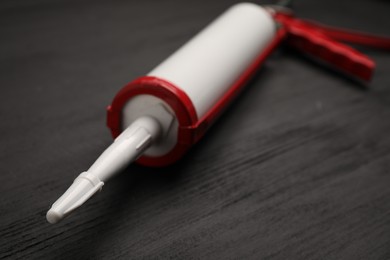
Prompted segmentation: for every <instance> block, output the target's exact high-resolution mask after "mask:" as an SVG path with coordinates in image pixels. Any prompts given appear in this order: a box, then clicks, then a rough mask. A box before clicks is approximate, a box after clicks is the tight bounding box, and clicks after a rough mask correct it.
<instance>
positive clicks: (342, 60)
mask: <svg viewBox="0 0 390 260" xmlns="http://www.w3.org/2000/svg"><path fill="white" fill-rule="evenodd" d="M274 18H275V19H276V20H277V21H278V22H279V23H281V24H282V25H283V26H284V27H285V28H286V30H287V38H286V40H287V44H289V45H290V46H293V47H295V48H297V49H299V50H300V51H302V52H305V53H308V54H310V55H312V56H314V57H316V58H319V59H321V60H323V61H325V62H327V63H329V64H331V65H333V66H334V67H336V68H337V69H339V70H341V71H343V72H345V73H348V74H351V75H353V76H355V77H357V78H359V79H362V80H365V81H369V80H370V79H371V76H372V74H373V71H374V68H375V63H374V61H373V60H372V59H371V58H369V57H368V56H366V55H364V54H363V53H360V52H358V51H357V50H355V49H353V48H351V47H349V46H347V45H345V44H343V43H340V42H338V41H345V42H350V43H356V44H361V45H366V46H370V47H376V48H381V49H386V50H390V38H386V37H380V36H375V35H369V34H365V33H361V32H354V31H348V30H343V29H338V28H333V27H328V26H324V25H321V24H319V23H315V22H310V21H305V20H301V19H298V18H295V17H293V16H292V14H286V13H281V12H276V13H275V14H274Z"/></svg>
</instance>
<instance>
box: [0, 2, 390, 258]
mask: <svg viewBox="0 0 390 260" xmlns="http://www.w3.org/2000/svg"><path fill="white" fill-rule="evenodd" d="M234 2H235V1H229V0H227V1H223V0H220V1H206V0H202V1H178V0H177V1H138V2H135V1H133V2H131V1H119V0H114V1H91V0H81V1H76V0H73V1H72V0H70V1H64V0H56V1H54V0H36V1H27V0H25V1H14V0H3V1H1V3H0V5H1V7H0V90H1V92H0V115H1V117H0V119H1V120H0V138H1V146H0V147H1V152H0V183H1V185H0V195H1V200H0V258H9V259H17V258H21V259H144V258H153V259H154V258H155V259H167V258H172V259H198V258H199V259H389V258H390V55H389V53H385V52H382V51H378V50H371V49H367V48H360V50H362V51H364V52H365V53H367V54H368V55H369V56H371V57H373V59H374V60H375V61H376V62H377V70H376V74H375V78H374V80H373V81H372V83H371V87H370V89H369V90H367V91H366V90H362V88H360V87H358V86H357V85H356V84H355V83H354V82H352V81H350V80H347V79H345V78H343V77H341V76H340V75H338V74H337V73H334V72H332V71H330V70H327V69H324V68H323V67H322V66H319V65H317V64H315V63H313V62H311V61H309V60H307V59H304V58H302V57H301V56H300V55H299V54H297V53H295V52H293V51H289V50H284V49H281V50H280V51H279V52H278V53H275V54H274V55H273V56H272V57H271V58H270V59H269V60H268V61H267V63H266V65H265V66H264V67H263V68H262V69H261V71H260V72H259V73H258V75H257V76H256V78H255V79H254V80H253V81H252V82H251V83H250V84H249V86H248V88H247V90H246V91H245V92H244V93H243V94H242V96H241V98H240V99H239V100H237V102H235V104H234V105H233V106H232V107H231V108H230V109H229V110H228V113H227V114H226V115H224V116H223V117H222V118H221V119H220V120H219V121H218V123H217V124H216V125H215V126H214V127H213V128H212V129H211V131H210V132H209V133H208V135H207V136H206V137H205V139H204V140H202V141H201V142H200V143H199V144H198V145H197V146H196V147H194V149H193V150H191V152H190V153H189V154H188V155H187V156H186V157H185V158H184V159H183V160H182V161H181V162H179V163H178V164H176V165H174V166H172V167H169V168H166V169H149V168H143V167H140V166H135V165H134V166H130V167H129V168H128V169H127V170H126V171H125V173H123V174H122V175H120V176H118V177H116V178H115V179H113V180H112V181H110V182H109V183H107V185H105V187H104V189H103V192H101V193H100V194H99V195H97V196H96V197H94V198H93V199H92V200H91V201H89V202H88V203H87V204H86V205H84V206H83V207H82V208H80V209H79V210H78V211H77V212H75V214H73V215H72V216H70V217H69V218H67V219H65V220H64V221H63V222H61V223H60V224H57V225H50V224H48V223H47V222H46V219H45V214H46V211H47V210H48V208H49V207H50V205H51V204H52V203H53V202H54V201H55V200H56V199H57V198H58V197H59V196H60V195H61V194H62V192H64V191H65V189H66V188H67V187H68V186H69V185H70V184H71V182H72V181H73V179H74V178H75V177H76V176H77V175H78V174H79V173H80V172H82V171H83V170H85V169H87V167H89V166H90V164H91V163H92V162H93V161H94V159H95V158H96V157H97V156H98V155H99V154H100V152H101V151H102V150H103V149H104V148H105V147H106V146H108V145H109V144H110V142H111V137H110V134H109V132H108V130H107V129H106V127H105V106H106V105H107V104H109V103H110V101H111V99H112V98H113V96H114V95H115V93H116V91H117V90H118V89H120V88H121V87H122V86H123V85H124V84H125V83H126V82H128V81H130V80H132V79H134V78H136V77H138V76H140V75H143V74H145V73H147V72H148V71H149V70H150V69H152V68H153V67H154V66H155V65H157V64H158V63H159V62H160V61H162V60H163V59H164V58H165V57H167V56H168V55H169V54H170V53H171V52H173V51H174V50H176V49H177V48H178V47H179V46H181V45H182V44H183V43H185V42H186V41H187V40H188V39H189V38H190V37H191V36H192V35H194V34H195V33H196V32H197V31H199V30H200V29H201V28H202V27H203V26H205V25H206V24H208V23H209V22H210V21H211V20H212V19H213V18H215V17H216V16H217V15H218V14H220V13H221V12H222V11H223V10H225V9H226V8H227V7H229V6H230V5H231V4H233V3H234ZM295 9H296V12H297V14H298V15H300V16H302V17H306V18H312V19H316V20H319V21H321V22H324V23H328V24H330V25H338V26H343V27H349V28H353V29H361V30H366V31H371V32H375V33H382V34H385V33H388V34H389V33H390V19H389V11H390V3H389V2H388V1H385V0H376V1H372V0H365V1H363V0H360V1H352V0H351V1H336V0H332V1H309V0H305V1H304V0H301V1H298V0H297V1H296V3H295Z"/></svg>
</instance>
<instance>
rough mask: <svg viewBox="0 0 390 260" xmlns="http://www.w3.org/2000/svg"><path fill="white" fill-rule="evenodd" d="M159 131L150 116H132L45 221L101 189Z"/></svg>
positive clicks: (57, 217)
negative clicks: (130, 122)
mask: <svg viewBox="0 0 390 260" xmlns="http://www.w3.org/2000/svg"><path fill="white" fill-rule="evenodd" d="M160 132H161V127H160V124H159V123H158V122H157V120H155V119H154V118H152V117H146V116H145V117H140V118H138V119H137V120H135V121H134V123H133V124H131V125H130V126H129V127H128V128H127V129H126V130H125V131H123V132H122V133H121V134H120V135H119V136H118V137H117V138H116V139H115V141H114V143H113V144H111V145H110V146H109V147H108V148H107V149H106V150H105V151H104V152H103V153H102V155H100V157H99V158H98V159H97V160H96V161H95V163H94V164H93V165H92V166H91V167H90V168H89V169H88V171H86V172H83V173H81V174H80V175H79V176H78V177H77V178H76V179H75V180H74V182H73V184H72V185H71V186H70V187H69V188H68V190H67V191H66V192H65V193H64V194H63V195H62V196H61V197H60V198H59V199H58V200H57V201H56V202H55V203H54V204H53V205H52V207H51V208H50V210H49V211H48V212H47V214H46V218H47V221H48V222H49V223H52V224H53V223H57V222H59V221H60V220H61V219H63V218H64V217H65V216H66V215H68V214H69V213H71V212H72V211H73V210H75V209H76V208H78V207H80V206H81V205H82V204H83V203H84V202H86V201H87V200H88V199H89V198H90V197H92V196H93V195H94V194H95V193H96V192H97V191H99V190H101V188H102V186H103V185H104V182H105V181H107V180H108V179H110V178H111V177H112V176H113V175H115V174H116V173H118V172H120V171H121V170H123V169H124V168H125V167H126V166H128V165H129V164H130V163H132V162H133V161H135V160H136V159H137V158H138V157H139V156H141V155H142V154H143V152H144V151H145V150H146V149H147V148H148V147H150V145H151V144H152V142H153V141H155V140H156V139H157V138H158V137H159V135H160Z"/></svg>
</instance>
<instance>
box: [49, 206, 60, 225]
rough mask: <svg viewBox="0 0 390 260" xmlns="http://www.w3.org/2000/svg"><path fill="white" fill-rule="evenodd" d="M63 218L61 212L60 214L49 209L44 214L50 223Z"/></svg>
mask: <svg viewBox="0 0 390 260" xmlns="http://www.w3.org/2000/svg"><path fill="white" fill-rule="evenodd" d="M62 218H63V214H60V213H58V212H56V211H54V210H52V209H50V210H49V211H48V212H47V214H46V219H47V221H48V222H49V223H50V224H55V223H58V222H59V221H60V220H61V219H62Z"/></svg>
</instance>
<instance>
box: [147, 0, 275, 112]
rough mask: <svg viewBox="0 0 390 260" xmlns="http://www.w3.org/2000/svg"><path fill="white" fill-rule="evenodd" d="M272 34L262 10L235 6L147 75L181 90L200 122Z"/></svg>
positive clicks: (272, 26)
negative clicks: (167, 82) (191, 104)
mask: <svg viewBox="0 0 390 260" xmlns="http://www.w3.org/2000/svg"><path fill="white" fill-rule="evenodd" d="M275 32H276V28H275V23H274V21H273V19H272V17H271V15H270V14H269V13H268V12H267V11H265V9H264V8H262V7H261V6H259V5H256V4H252V3H240V4H236V5H234V6H232V7H231V8H229V9H228V10H227V11H226V12H224V13H223V14H222V15H221V16H220V17H218V18H217V19H216V20H215V21H214V22H212V23H211V24H210V25H208V26H207V27H206V28H204V29H203V30H202V31H201V32H200V33H198V34H197V35H196V36H195V37H194V38H192V39H191V40H190V41H189V42H188V43H186V44H185V45H184V46H182V47H181V48H180V49H179V50H177V51H176V52H175V53H173V54H172V55H171V56H170V57H168V58H167V59H166V60H165V61H163V62H162V63H161V64H160V65H158V66H157V67H156V68H155V69H153V70H152V71H151V72H150V73H149V74H148V75H149V76H154V77H158V78H161V79H165V80H167V81H170V82H172V83H173V84H175V85H176V86H178V87H180V88H181V89H182V90H183V91H184V92H185V93H186V94H187V95H188V96H189V98H190V99H191V101H192V103H193V105H194V107H195V109H196V112H197V114H198V117H199V118H201V117H202V116H204V115H205V113H206V112H207V111H208V110H209V109H210V108H211V107H212V106H213V105H214V104H215V103H216V102H217V101H218V100H219V99H220V97H221V96H222V95H223V94H224V93H225V92H226V91H227V90H228V89H229V88H230V87H231V86H232V84H233V83H234V82H235V80H237V78H238V77H239V76H240V75H241V74H242V73H243V72H244V71H245V70H246V69H247V68H248V66H249V65H250V64H252V62H253V61H254V60H255V59H256V57H258V56H259V53H261V52H262V51H263V50H264V48H265V47H266V46H268V45H269V43H270V42H271V41H272V39H273V38H274V35H275Z"/></svg>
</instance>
